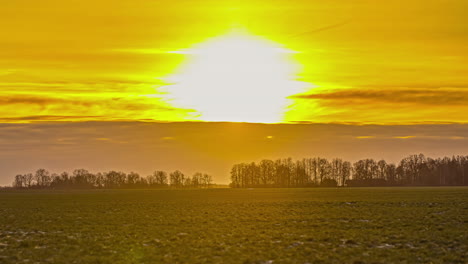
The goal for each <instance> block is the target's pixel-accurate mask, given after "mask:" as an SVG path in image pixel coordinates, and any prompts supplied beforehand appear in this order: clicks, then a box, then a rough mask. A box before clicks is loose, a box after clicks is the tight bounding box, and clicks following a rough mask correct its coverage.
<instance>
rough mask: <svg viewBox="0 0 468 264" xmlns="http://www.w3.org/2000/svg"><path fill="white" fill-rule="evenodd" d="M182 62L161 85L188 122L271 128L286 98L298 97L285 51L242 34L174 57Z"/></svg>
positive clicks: (295, 66)
mask: <svg viewBox="0 0 468 264" xmlns="http://www.w3.org/2000/svg"><path fill="white" fill-rule="evenodd" d="M176 53H181V54H185V55H186V56H187V61H186V63H185V64H184V65H182V66H181V67H180V69H179V70H178V71H177V73H175V74H174V75H172V76H169V77H168V78H167V79H166V81H168V82H169V83H170V85H168V86H167V87H166V88H167V99H168V102H169V103H170V104H171V105H173V106H175V107H178V108H183V109H193V110H194V111H195V112H194V115H193V116H192V117H191V118H192V119H194V120H203V121H230V122H259V123H275V122H280V121H282V120H283V117H284V114H285V112H286V111H287V108H288V106H289V105H290V104H291V102H290V100H289V99H287V97H288V96H290V95H293V94H296V93H299V92H301V91H303V89H304V88H305V85H304V83H303V82H300V81H298V80H296V78H297V77H296V76H297V74H298V72H299V70H300V67H299V64H298V63H295V62H294V61H293V59H292V58H291V55H292V53H294V52H293V51H291V50H288V49H286V48H284V47H282V46H281V45H279V44H277V43H274V42H271V41H268V40H265V39H262V38H259V37H255V36H252V35H249V34H246V33H238V32H237V33H230V34H227V35H224V36H221V37H217V38H213V39H211V40H210V41H207V42H205V43H202V44H200V45H196V46H195V47H193V48H191V49H189V50H184V51H176Z"/></svg>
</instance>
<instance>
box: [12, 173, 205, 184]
mask: <svg viewBox="0 0 468 264" xmlns="http://www.w3.org/2000/svg"><path fill="white" fill-rule="evenodd" d="M211 185H212V177H211V175H208V174H206V173H200V172H197V173H195V174H194V175H192V177H189V176H186V175H184V174H183V173H182V172H181V171H179V170H176V171H174V172H171V173H167V172H165V171H155V172H153V174H151V175H148V176H146V177H141V176H140V175H139V174H138V173H135V172H130V173H128V174H126V173H124V172H119V171H109V172H104V173H101V172H99V173H96V174H94V173H91V172H89V171H87V170H84V169H77V170H74V171H73V173H71V174H70V173H68V172H63V173H61V174H56V173H52V174H51V173H50V172H49V171H47V170H45V169H39V170H37V171H36V173H34V174H33V173H28V174H18V175H16V176H15V179H14V181H13V187H14V188H30V189H93V188H105V189H123V188H125V189H132V188H167V187H176V188H207V187H210V186H211Z"/></svg>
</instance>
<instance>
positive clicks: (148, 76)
mask: <svg viewBox="0 0 468 264" xmlns="http://www.w3.org/2000/svg"><path fill="white" fill-rule="evenodd" d="M1 6H2V7H1V8H0V113H1V114H0V122H4V123H10V122H13V123H15V122H32V121H87V120H96V121H109V120H135V121H140V120H148V121H184V120H201V121H206V120H208V121H212V120H213V121H249V122H251V121H254V122H319V123H320V122H324V123H329V122H333V123H341V122H346V123H347V122H352V123H379V124H402V123H440V122H460V123H466V122H468V115H466V113H468V67H467V65H468V23H467V19H466V14H465V13H466V10H468V1H465V0H444V1H442V0H437V1H436V0H424V1H395V0H390V1H373V0H362V1H358V0H356V1H334V0H332V1H310V0H302V1H290V0H288V1H286V0H285V1H272V0H264V1H260V0H249V1H214V0H210V1H208V0H197V1H195V0H192V1H188V0H184V1H182V0H181V1H150V0H132V1H108V0H102V1H89V0H80V1H74V0H73V1H72V0H70V1H58V0H53V1H52V0H42V1H35V0H34V1H33V0H15V1H3V2H2V4H1ZM233 30H234V31H235V30H239V31H243V32H248V36H250V37H251V38H245V39H241V41H244V40H246V39H247V40H248V41H250V39H255V41H254V42H255V43H257V44H258V45H259V48H258V49H252V50H251V52H252V54H257V52H256V51H257V50H261V51H262V50H268V48H271V49H275V50H279V49H281V50H284V51H286V50H287V51H288V52H286V53H287V57H288V60H289V61H290V62H285V61H282V60H276V59H271V58H273V57H275V58H276V55H277V54H273V55H271V54H266V55H265V56H264V57H268V58H269V59H271V60H265V62H262V61H260V62H259V61H258V58H256V55H252V56H251V54H250V53H248V54H247V53H244V54H243V53H242V51H238V50H237V51H236V52H238V53H237V54H235V53H233V54H234V55H233V54H231V53H230V52H226V54H231V55H230V57H228V59H229V60H231V59H236V58H241V59H242V60H241V62H240V63H244V62H245V65H261V64H262V63H263V65H268V67H270V66H271V67H273V68H271V69H274V70H271V71H272V74H271V76H272V79H269V78H266V77H265V78H264V77H262V79H260V78H259V79H258V80H256V82H254V83H253V84H252V83H247V84H246V83H245V81H243V80H240V81H239V80H238V78H237V76H238V75H233V76H230V77H228V79H229V80H226V81H225V82H223V81H219V80H218V81H216V82H213V83H212V84H211V83H210V85H215V86H216V87H218V86H223V87H224V88H219V89H220V90H219V91H217V90H216V92H214V93H212V92H211V91H213V90H209V89H208V90H203V91H200V90H198V89H202V88H200V87H204V86H205V85H206V82H208V81H210V80H211V79H210V78H209V74H208V75H207V76H208V77H207V76H206V74H207V73H206V72H208V73H210V72H211V69H212V68H210V67H206V66H205V68H203V69H201V72H202V73H201V74H202V76H204V77H203V78H204V79H202V80H198V81H197V85H193V82H192V81H191V80H193V78H188V77H187V76H190V75H187V74H185V75H183V78H182V79H183V80H185V83H183V84H182V85H179V86H177V85H176V86H175V85H173V84H172V83H169V81H168V77H170V76H174V75H176V76H177V72H180V71H181V69H183V67H184V65H187V64H186V63H187V61H188V57H190V53H191V52H193V51H196V50H197V47H205V46H207V47H208V48H207V50H208V54H216V53H212V52H211V51H212V50H213V48H212V46H210V45H208V44H206V45H205V44H204V43H210V40H213V39H215V40H216V38H220V39H221V40H222V41H221V43H222V44H223V45H224V44H227V46H223V47H229V45H230V44H232V43H237V42H226V41H224V42H223V40H225V39H227V38H223V36H226V35H228V36H229V34H230V32H233ZM248 41H247V42H248ZM242 43H244V42H242ZM259 43H263V44H259ZM257 44H254V45H253V46H248V47H255V45H257ZM204 45H205V46H204ZM262 45H263V46H262ZM210 47H211V48H210ZM262 47H264V48H262ZM227 50H229V49H227ZM184 51H188V52H184ZM289 51H290V52H289ZM210 52H211V53H210ZM187 53H188V54H187ZM202 54H205V53H202ZM223 54H224V53H223ZM270 55H271V56H270ZM283 55H284V54H283ZM283 55H281V56H283ZM239 56H240V57H239ZM285 56H286V55H285ZM244 57H245V58H244ZM262 58H263V57H262ZM255 59H257V61H255ZM200 61H201V62H199V63H195V64H193V65H205V64H206V62H207V61H208V62H209V61H210V60H207V59H206V58H205V57H202V58H201V60H200ZM278 61H279V62H278ZM270 62H271V63H270ZM275 63H278V65H283V66H284V65H287V67H289V66H291V65H292V66H297V70H295V71H293V72H291V73H288V75H287V77H281V78H283V79H278V80H276V79H274V78H276V77H277V76H281V74H282V73H284V72H283V71H280V70H278V71H279V73H280V74H276V72H275V71H276V70H277V69H278V67H279V66H278V67H276V66H275V65H276V64H275ZM281 63H283V64H281ZM288 63H290V64H291V65H289V66H288ZM189 65H190V64H189ZM292 66H291V67H292ZM187 67H188V68H190V67H192V68H195V70H194V69H192V70H189V72H191V73H192V74H195V73H198V72H199V70H200V69H199V68H197V67H200V66H187ZM268 67H267V68H266V69H270V68H268ZM280 68H281V67H280ZM214 69H216V67H214ZM281 69H282V68H281ZM203 74H205V75H203ZM197 76H198V75H197ZM213 76H216V75H215V74H214V75H213ZM261 76H263V75H261ZM265 76H268V72H267V73H265ZM179 77H180V76H179ZM243 78H244V79H245V78H246V77H245V76H244V77H243ZM278 78H280V77H278ZM169 79H170V78H169ZM223 80H224V79H223ZM234 80H237V81H238V82H234ZM283 83H284V84H285V85H284V86H281V87H282V88H281V89H283V90H281V91H278V92H277V93H273V92H271V94H273V95H274V96H276V97H275V98H269V99H268V98H267V99H265V98H266V97H268V96H267V95H265V94H268V93H269V91H272V90H273V89H276V88H275V87H273V86H274V85H277V86H278V85H279V84H283ZM169 84H171V85H169ZM222 84H226V85H222ZM243 84H245V85H246V86H244V85H243ZM295 84H300V86H301V89H300V90H294V89H293V88H294V87H295ZM270 85H273V86H270ZM239 86H242V87H244V88H237V87H239ZM177 87H179V88H177ZM180 87H182V88H180ZM245 87H247V89H246V88H245ZM257 87H260V88H258V89H260V90H256V89H257ZM171 89H172V90H171ZM175 89H179V90H178V91H179V93H175V92H174V93H171V91H173V90H175ZM184 89H185V90H184ZM189 89H192V90H189ZM223 89H225V90H223ZM269 89H270V90H269ZM284 89H290V90H284ZM234 90H235V91H236V92H233V91H234ZM181 91H182V92H181ZM187 91H190V93H189V92H187ZM255 91H261V92H255ZM168 93H169V95H168ZM180 94H182V97H183V96H184V95H185V96H186V97H187V98H188V99H187V100H189V101H190V100H191V98H196V100H195V101H191V102H188V103H186V104H185V105H184V103H183V102H179V103H178V101H181V95H180ZM174 95H175V97H174ZM171 96H172V97H171ZM223 96H224V97H223ZM231 96H232V98H233V99H232V98H231ZM286 97H287V98H286ZM182 99H184V100H186V98H182ZM230 99H232V100H230ZM234 99H235V100H237V101H239V109H240V110H239V112H241V111H242V110H241V109H242V103H244V104H245V105H246V106H245V107H247V110H248V111H247V110H246V111H245V113H243V114H239V115H235V114H234V116H232V115H233V114H232V113H231V112H229V111H233V110H232V109H234V108H235V107H236V105H235V104H234V102H233V101H234ZM281 100H287V101H281ZM213 102H215V103H213ZM216 102H217V103H216ZM254 102H263V103H259V107H257V108H255V104H254ZM206 104H208V105H206ZM227 104H229V105H227ZM197 108H198V109H197ZM201 109H204V110H201ZM261 109H265V110H264V111H270V112H275V111H276V112H280V113H279V114H278V113H276V112H275V113H276V114H278V116H280V117H281V118H280V119H279V120H275V119H274V118H273V119H269V118H267V117H268V115H269V114H270V112H268V113H266V114H265V115H262V114H258V115H255V113H254V112H255V111H257V110H258V111H262V110H261ZM218 110H219V111H218ZM200 111H205V112H204V113H202V114H200ZM219 113H221V114H219ZM215 114H218V115H215ZM248 115H253V116H254V117H256V118H255V119H249V118H247V117H246V116H248Z"/></svg>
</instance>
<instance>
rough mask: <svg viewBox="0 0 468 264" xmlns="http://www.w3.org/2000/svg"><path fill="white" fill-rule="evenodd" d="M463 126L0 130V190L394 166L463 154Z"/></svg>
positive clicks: (466, 143) (467, 141) (106, 125)
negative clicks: (290, 165) (336, 161)
mask: <svg viewBox="0 0 468 264" xmlns="http://www.w3.org/2000/svg"><path fill="white" fill-rule="evenodd" d="M467 135H468V124H438V125H435V124H431V125H404V126H401V125H400V126H390V125H387V126H384V125H343V124H248V123H214V122H189V123H186V122H179V123H148V122H76V123H75V122H74V123H69V122H63V123H32V124H1V125H0V139H1V140H0V149H1V152H0V185H10V184H11V183H12V179H13V177H14V176H15V175H16V174H22V173H27V172H34V171H35V170H36V169H39V168H45V169H47V170H49V171H51V172H57V173H60V172H62V171H71V170H73V169H79V168H84V169H87V170H90V171H92V172H99V171H109V170H121V171H124V172H130V171H134V172H137V173H140V174H141V175H142V176H146V175H149V174H150V173H152V172H153V171H154V170H166V171H173V170H176V169H179V170H181V171H183V172H184V173H186V174H187V175H191V174H193V173H194V172H197V171H201V172H207V173H210V174H211V175H212V176H213V180H214V182H215V183H219V184H227V183H229V173H230V169H231V166H232V165H233V164H235V163H238V162H251V161H259V160H261V159H276V158H286V157H292V158H295V159H300V158H306V157H315V156H320V157H324V158H328V159H332V158H335V157H339V158H343V159H346V160H349V161H357V160H359V159H363V158H374V159H377V160H378V159H385V160H386V161H387V162H393V163H397V162H399V161H400V160H401V159H402V158H404V157H405V156H408V155H411V154H419V153H423V154H425V155H426V156H429V157H434V158H436V157H442V156H452V155H466V154H467V153H466V150H467V149H468V137H467Z"/></svg>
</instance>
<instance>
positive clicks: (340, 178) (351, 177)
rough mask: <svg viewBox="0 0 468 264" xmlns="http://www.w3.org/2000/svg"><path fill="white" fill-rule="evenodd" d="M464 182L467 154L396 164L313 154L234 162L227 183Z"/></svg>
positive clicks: (237, 185) (467, 180)
mask: <svg viewBox="0 0 468 264" xmlns="http://www.w3.org/2000/svg"><path fill="white" fill-rule="evenodd" d="M456 185H468V156H453V157H451V158H450V157H443V158H437V159H433V158H429V157H425V156H424V155H423V154H419V155H410V156H408V157H405V158H403V159H402V160H401V161H400V162H399V163H398V165H395V164H393V163H387V162H386V161H385V160H379V161H376V160H374V159H363V160H359V161H357V162H354V163H351V162H349V161H344V160H342V159H340V158H335V159H332V160H331V161H329V160H327V159H324V158H320V157H316V158H304V159H302V160H293V159H291V158H286V159H277V160H267V159H265V160H262V161H260V162H258V163H255V162H251V163H240V164H235V165H234V166H233V167H232V169H231V183H230V186H231V187H235V188H245V187H315V186H330V187H331V186H356V187H357V186H456Z"/></svg>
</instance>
